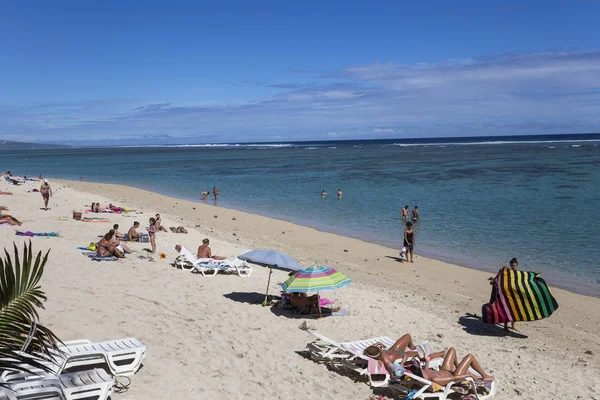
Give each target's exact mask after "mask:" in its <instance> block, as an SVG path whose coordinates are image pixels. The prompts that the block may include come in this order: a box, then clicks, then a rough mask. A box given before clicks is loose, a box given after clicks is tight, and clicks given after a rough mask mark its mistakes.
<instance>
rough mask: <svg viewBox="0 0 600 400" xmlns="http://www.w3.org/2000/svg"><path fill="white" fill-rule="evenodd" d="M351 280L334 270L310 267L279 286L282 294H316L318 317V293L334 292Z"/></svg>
mask: <svg viewBox="0 0 600 400" xmlns="http://www.w3.org/2000/svg"><path fill="white" fill-rule="evenodd" d="M350 282H352V280H350V278H348V277H347V276H346V275H344V274H342V273H339V272H337V271H336V270H335V269H333V268H331V267H326V266H319V267H310V268H306V269H303V270H301V271H298V272H296V273H295V274H294V275H293V276H290V277H289V278H288V280H287V281H285V282H283V283H282V284H281V287H282V289H283V291H284V292H288V293H292V292H296V293H307V292H317V297H318V302H319V315H320V314H321V304H320V303H321V301H320V300H321V296H320V295H319V292H320V291H324V290H334V289H339V288H342V287H344V286H346V285H348V284H349V283H350Z"/></svg>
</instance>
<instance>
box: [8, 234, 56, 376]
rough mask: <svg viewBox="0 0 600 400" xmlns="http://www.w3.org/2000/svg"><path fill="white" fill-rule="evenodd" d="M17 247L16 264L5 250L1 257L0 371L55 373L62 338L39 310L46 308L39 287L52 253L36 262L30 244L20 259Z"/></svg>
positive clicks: (40, 255)
mask: <svg viewBox="0 0 600 400" xmlns="http://www.w3.org/2000/svg"><path fill="white" fill-rule="evenodd" d="M13 246H14V263H13V259H12V258H11V256H10V254H9V253H8V251H7V250H6V249H4V254H5V258H4V259H2V258H0V370H17V371H25V372H29V371H30V370H32V369H42V370H44V371H48V372H49V371H51V369H52V364H55V363H56V361H55V357H56V355H57V354H59V349H58V344H59V343H60V339H58V337H56V335H55V334H54V333H53V332H52V331H51V330H50V329H48V328H46V327H45V326H43V325H41V324H40V323H39V315H38V312H37V308H38V307H40V308H43V303H44V301H46V296H45V295H44V292H43V291H42V290H41V288H40V286H39V282H40V279H41V278H42V275H43V273H44V266H45V265H46V261H47V260H48V254H49V253H50V251H48V252H46V254H45V255H44V256H43V257H42V252H41V251H40V252H38V254H37V256H36V257H35V260H34V259H33V255H32V252H31V241H29V245H27V243H25V244H24V245H23V255H22V257H21V258H20V257H19V251H18V249H17V245H16V244H13Z"/></svg>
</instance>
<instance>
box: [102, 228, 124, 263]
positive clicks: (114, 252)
mask: <svg viewBox="0 0 600 400" xmlns="http://www.w3.org/2000/svg"><path fill="white" fill-rule="evenodd" d="M114 235H115V230H114V229H111V230H110V231H108V233H107V234H106V235H104V236H103V237H102V239H100V241H99V242H98V243H96V254H97V255H99V256H101V257H110V256H114V257H118V258H123V257H125V254H123V252H121V251H120V250H119V249H117V248H116V246H115V245H114V242H111V240H112V238H113V236H114Z"/></svg>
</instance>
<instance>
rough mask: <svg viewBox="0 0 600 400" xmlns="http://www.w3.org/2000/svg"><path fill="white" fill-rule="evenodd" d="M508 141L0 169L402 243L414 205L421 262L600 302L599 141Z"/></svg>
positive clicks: (82, 156) (150, 154)
mask: <svg viewBox="0 0 600 400" xmlns="http://www.w3.org/2000/svg"><path fill="white" fill-rule="evenodd" d="M509 139H510V138H508V139H507V138H503V140H489V139H488V140H479V141H478V140H473V139H470V140H465V139H462V140H461V139H445V140H437V141H430V142H427V141H425V140H422V141H385V142H381V141H353V142H328V143H303V144H289V143H288V144H286V143H282V144H277V145H252V146H250V145H235V146H234V145H230V146H222V145H220V146H199V147H146V148H94V149H92V148H84V149H58V150H44V151H39V150H38V151H33V150H22V151H11V152H10V153H9V152H6V151H0V169H3V170H11V171H12V172H13V173H15V174H21V175H23V174H25V175H35V176H37V175H39V174H40V173H42V174H44V175H46V176H53V177H57V178H68V179H79V177H80V176H83V177H84V179H86V180H90V181H103V182H110V183H120V184H127V185H132V186H136V187H140V188H144V189H149V190H153V191H158V192H161V193H164V194H168V195H171V196H175V197H179V198H185V199H190V200H196V201H200V200H199V193H200V192H201V191H202V190H209V191H211V189H212V187H213V185H216V186H218V187H219V190H220V192H221V195H220V198H219V206H224V207H232V208H237V209H241V210H246V211H251V212H255V213H258V214H263V215H269V216H273V217H277V218H282V219H286V220H290V221H292V222H297V223H301V224H304V225H308V226H313V227H316V228H318V229H322V230H326V231H331V232H335V233H340V234H344V235H348V236H354V237H358V238H361V239H364V240H369V241H372V242H377V243H382V244H386V245H390V246H393V247H396V248H399V247H400V245H401V237H402V230H403V226H402V224H401V220H400V208H401V207H402V206H403V205H404V204H408V205H410V209H412V208H413V206H414V205H418V206H419V209H420V211H421V216H422V220H421V222H419V223H418V225H417V227H416V232H417V240H418V247H417V253H418V254H422V255H426V256H430V257H434V258H438V259H443V260H446V261H451V262H455V263H458V264H461V265H465V266H469V267H475V268H481V269H489V270H496V269H497V268H498V267H501V266H502V265H505V264H507V263H508V260H510V259H511V258H512V257H517V258H518V259H519V261H520V265H521V267H522V268H523V269H527V270H533V271H539V272H542V273H543V276H544V277H545V278H546V279H547V280H548V281H549V282H551V283H553V284H555V285H560V286H563V287H567V288H569V289H571V290H575V291H578V292H583V293H586V294H592V295H597V296H598V295H600V246H599V245H598V237H599V236H600V227H599V225H598V220H599V218H598V217H599V216H600V190H599V185H600V136H598V135H586V136H577V137H571V138H564V137H555V136H551V137H550V136H546V137H534V138H528V139H527V140H524V139H523V138H517V139H515V140H509ZM107 170H108V171H110V173H109V174H104V173H101V172H100V171H107ZM338 188H341V189H342V190H343V192H344V198H343V199H342V200H338V199H336V198H335V192H336V191H337V189H338ZM322 189H326V190H327V191H328V192H329V194H330V195H329V197H328V198H326V199H321V198H320V192H321V190H322Z"/></svg>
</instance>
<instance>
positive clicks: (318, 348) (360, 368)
mask: <svg viewBox="0 0 600 400" xmlns="http://www.w3.org/2000/svg"><path fill="white" fill-rule="evenodd" d="M306 331H307V332H308V333H310V334H311V335H312V336H314V337H315V338H316V339H317V341H315V342H312V343H309V344H307V345H306V347H307V349H308V351H309V353H310V354H311V357H312V358H313V359H315V360H316V361H321V362H329V363H330V364H331V365H333V366H341V367H344V368H347V369H350V370H352V371H354V372H356V373H357V374H359V375H361V376H366V377H367V378H368V379H369V385H370V386H371V387H382V386H386V385H387V384H388V382H389V380H390V375H389V373H388V372H387V370H386V369H385V367H384V366H383V365H382V364H381V363H380V362H379V361H377V360H375V359H373V358H370V357H367V356H365V355H364V352H365V350H366V348H367V347H369V346H372V345H374V344H376V343H381V344H383V345H384V346H385V348H386V349H389V348H390V347H391V346H392V345H393V344H394V343H396V341H395V340H393V339H391V338H389V337H387V336H379V337H374V338H370V339H364V340H358V341H355V342H336V341H334V340H331V339H329V338H328V337H326V336H323V335H321V334H319V333H317V332H315V331H313V330H311V329H307V330H306ZM442 362H443V359H442V358H435V359H433V360H431V362H430V365H431V366H432V368H437V367H439V366H440V365H441V364H442Z"/></svg>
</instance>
